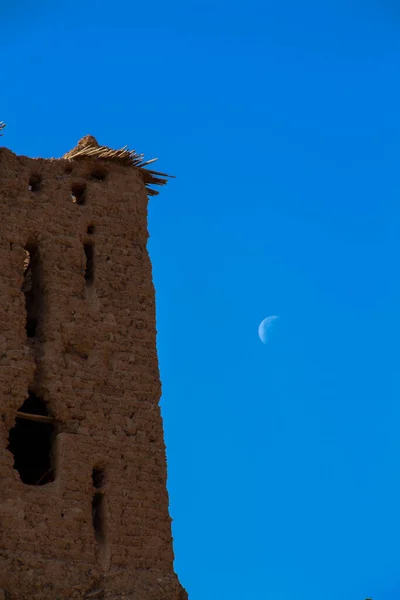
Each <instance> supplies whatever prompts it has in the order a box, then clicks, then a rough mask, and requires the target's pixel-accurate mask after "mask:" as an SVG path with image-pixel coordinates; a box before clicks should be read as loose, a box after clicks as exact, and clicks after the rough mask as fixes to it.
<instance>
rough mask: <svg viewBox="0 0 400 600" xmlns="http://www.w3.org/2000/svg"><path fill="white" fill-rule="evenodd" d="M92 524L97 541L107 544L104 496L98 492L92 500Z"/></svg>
mask: <svg viewBox="0 0 400 600" xmlns="http://www.w3.org/2000/svg"><path fill="white" fill-rule="evenodd" d="M92 524H93V529H94V536H95V539H96V541H97V542H98V543H99V544H101V543H104V542H105V537H106V536H105V519H104V496H103V494H102V493H101V492H96V493H95V494H94V496H93V500H92Z"/></svg>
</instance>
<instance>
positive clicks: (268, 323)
mask: <svg viewBox="0 0 400 600" xmlns="http://www.w3.org/2000/svg"><path fill="white" fill-rule="evenodd" d="M278 319H279V317H277V316H276V315H272V316H271V317H267V318H266V319H263V320H262V321H261V323H260V324H259V326H258V336H259V338H260V340H261V341H262V343H263V344H266V343H267V342H268V337H269V331H270V329H271V327H272V325H273V323H274V322H275V321H277V320H278Z"/></svg>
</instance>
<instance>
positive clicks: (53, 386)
mask: <svg viewBox="0 0 400 600" xmlns="http://www.w3.org/2000/svg"><path fill="white" fill-rule="evenodd" d="M94 165H96V166H98V165H100V166H101V165H103V166H104V169H105V170H106V171H107V174H106V177H105V179H104V180H99V179H96V178H94V177H92V175H91V173H92V170H93V166H94ZM71 168H72V170H71ZM32 175H39V176H40V178H41V181H40V189H39V190H38V191H32V190H30V189H29V181H30V177H31V176H32ZM76 184H79V185H81V186H85V188H86V189H85V193H86V202H85V204H77V203H76V202H73V201H72V198H71V189H72V188H73V186H74V185H75V186H76ZM79 185H78V187H79ZM34 187H36V185H34ZM81 189H82V188H81ZM147 202H148V198H147V193H146V188H145V186H144V184H143V181H142V178H141V176H140V174H139V172H138V171H137V170H135V169H134V168H131V167H126V166H122V165H118V164H114V163H109V162H107V161H100V162H99V161H96V163H95V162H94V161H93V160H91V159H84V160H82V161H78V160H75V161H67V160H63V159H60V160H43V159H30V158H26V157H20V156H16V155H15V154H13V153H12V152H11V151H10V150H8V149H5V148H0V221H1V226H0V227H1V229H0V231H1V233H0V398H1V405H0V406H1V420H0V432H1V433H0V435H1V439H0V478H1V484H0V590H3V596H4V598H7V599H9V600H25V599H26V600H28V599H29V600H39V599H40V600H47V599H49V600H50V599H51V600H55V599H65V600H67V599H68V600H69V599H72V598H104V599H111V598H131V599H135V600H185V598H187V595H186V592H185V591H184V590H183V588H182V587H181V586H180V584H179V582H178V580H177V577H176V575H175V574H174V570H173V549H172V538H171V519H170V517H169V513H168V494H167V490H166V458H165V447H164V441H163V429H162V420H161V416H160V410H159V406H158V401H159V397H160V380H159V371H158V363H157V355H156V340H155V335H156V323H155V305H154V289H153V283H152V274H151V264H150V260H149V256H148V253H147V250H146V243H147V238H148V234H147ZM88 227H89V230H88ZM93 228H94V229H93ZM88 231H89V233H88ZM27 244H28V246H29V244H31V245H32V244H35V245H36V247H37V252H38V255H39V260H40V269H41V271H40V273H41V283H40V293H41V295H42V301H41V306H40V315H39V321H38V326H37V331H36V333H35V336H34V337H31V338H29V337H27V331H26V328H25V326H26V316H27V313H26V308H25V295H24V293H23V292H22V291H21V289H22V287H23V285H24V259H25V255H26V252H25V248H26V247H27ZM84 244H92V245H93V248H94V259H93V260H94V281H93V282H92V283H91V284H88V282H87V281H85V265H86V263H87V259H86V256H85V252H84ZM29 391H30V392H31V393H34V394H35V395H37V396H38V397H40V398H41V399H43V400H44V401H45V402H46V405H47V409H48V413H49V415H51V416H52V417H53V419H54V426H55V431H56V434H55V436H54V457H55V458H54V460H55V480H54V481H53V482H50V483H47V484H45V485H27V484H25V483H23V482H22V481H21V478H20V474H19V473H18V471H17V470H16V469H15V468H13V466H14V456H13V454H12V452H11V451H10V450H8V449H7V446H8V444H9V435H10V430H12V428H13V427H14V426H15V424H16V422H17V421H19V420H20V419H17V421H16V411H18V410H19V409H21V406H22V404H23V403H24V401H25V400H26V398H27V397H28V392H29ZM94 468H96V469H101V470H102V471H103V472H104V481H103V482H102V483H101V486H100V489H96V488H95V486H94V483H93V480H92V472H93V469H94ZM95 494H98V495H100V496H101V497H102V503H103V504H102V538H101V539H100V541H99V539H96V535H95V532H94V525H93V506H92V502H93V498H94V495H95ZM0 598H1V591H0Z"/></svg>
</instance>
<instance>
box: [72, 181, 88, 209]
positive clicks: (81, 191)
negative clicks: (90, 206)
mask: <svg viewBox="0 0 400 600" xmlns="http://www.w3.org/2000/svg"><path fill="white" fill-rule="evenodd" d="M71 199H72V202H75V203H76V204H85V203H86V184H84V183H74V184H73V185H72V187H71Z"/></svg>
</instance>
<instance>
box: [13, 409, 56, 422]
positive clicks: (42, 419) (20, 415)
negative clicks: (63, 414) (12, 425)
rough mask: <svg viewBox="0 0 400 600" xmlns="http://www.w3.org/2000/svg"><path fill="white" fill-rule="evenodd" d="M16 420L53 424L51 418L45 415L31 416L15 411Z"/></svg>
mask: <svg viewBox="0 0 400 600" xmlns="http://www.w3.org/2000/svg"><path fill="white" fill-rule="evenodd" d="M17 418H18V419H27V420H28V421H38V422H39V423H53V418H52V417H49V416H47V415H31V414H29V413H24V412H20V411H19V410H17Z"/></svg>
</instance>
